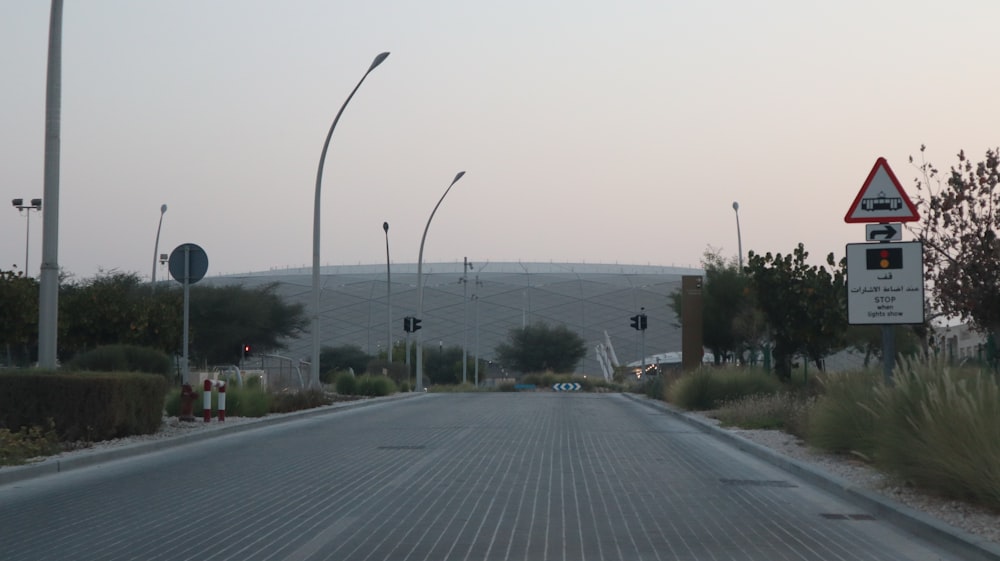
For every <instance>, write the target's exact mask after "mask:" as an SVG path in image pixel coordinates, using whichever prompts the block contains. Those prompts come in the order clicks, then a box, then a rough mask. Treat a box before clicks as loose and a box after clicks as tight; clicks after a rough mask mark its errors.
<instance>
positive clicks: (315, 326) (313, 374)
mask: <svg viewBox="0 0 1000 561" xmlns="http://www.w3.org/2000/svg"><path fill="white" fill-rule="evenodd" d="M388 56H389V53H387V52H386V53H381V54H379V55H378V56H377V57H375V60H374V61H373V62H372V64H371V66H369V67H368V70H367V71H366V72H365V73H364V75H363V76H361V79H360V80H358V84H357V85H356V86H354V89H353V90H351V95H349V96H347V99H346V100H344V104H343V105H341V106H340V110H339V111H337V116H336V117H334V119H333V124H332V125H330V131H329V132H327V133H326V141H325V142H324V143H323V151H322V152H321V153H320V156H319V166H318V168H317V170H316V196H315V200H314V201H313V243H312V246H313V247H312V354H311V358H310V365H309V374H310V376H309V378H310V385H312V386H315V385H317V384H319V375H320V372H319V344H320V337H319V229H320V204H319V203H320V189H321V188H322V186H323V162H324V161H326V151H327V149H328V148H329V147H330V138H331V137H332V136H333V129H335V128H337V121H339V120H340V115H341V114H342V113H343V112H344V108H346V107H347V104H348V103H349V102H350V101H351V98H352V97H354V93H355V92H357V91H358V88H360V87H361V83H362V82H364V81H365V78H367V77H368V74H370V73H371V71H372V70H375V67H377V66H378V65H380V64H382V61H384V60H385V59H386V57H388Z"/></svg>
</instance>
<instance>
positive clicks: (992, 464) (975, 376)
mask: <svg viewBox="0 0 1000 561" xmlns="http://www.w3.org/2000/svg"><path fill="white" fill-rule="evenodd" d="M773 378H774V376H773V375H772V374H768V373H765V372H763V371H759V370H753V369H746V370H744V369H740V368H725V369H716V368H704V369H701V370H698V371H696V372H693V373H691V374H688V375H684V376H681V377H679V378H677V379H676V380H674V381H673V382H672V383H669V384H668V385H667V386H666V388H664V389H663V392H662V395H661V396H660V398H661V399H664V400H665V401H667V402H669V403H672V404H674V405H677V406H678V407H680V408H683V409H688V410H694V411H701V412H703V413H704V414H706V415H708V416H710V417H713V418H716V419H718V420H719V421H720V422H721V423H722V424H723V426H735V427H739V428H744V429H776V430H783V431H785V432H788V433H790V434H794V435H796V436H798V437H800V438H802V439H803V440H804V441H805V442H806V444H807V445H809V446H812V447H814V448H817V449H821V450H824V451H827V452H830V453H833V454H844V455H850V456H852V457H854V458H857V459H860V460H862V461H865V462H867V463H869V464H871V465H873V466H875V467H876V468H878V469H879V470H881V471H883V472H884V473H886V474H888V475H890V476H892V477H894V478H896V479H898V480H899V481H900V483H901V484H905V485H908V486H913V487H916V488H920V489H923V490H926V491H928V492H931V493H935V494H938V495H940V496H943V497H947V498H950V499H954V500H961V501H969V502H972V503H975V504H979V505H982V506H985V507H987V508H990V509H993V510H996V511H1000V438H998V436H1000V380H998V375H997V373H996V372H994V371H993V370H991V369H988V368H980V367H956V366H950V365H948V364H947V363H946V361H944V360H943V359H941V358H930V359H924V360H906V361H903V362H902V363H901V364H900V365H898V366H897V368H896V369H895V371H894V373H893V381H894V383H893V384H892V385H891V386H890V385H886V384H885V383H884V381H883V379H882V378H883V377H882V372H881V370H875V369H865V370H857V371H852V372H844V373H822V374H820V375H818V376H814V377H813V380H814V381H813V382H812V383H809V384H806V383H805V381H804V380H803V379H801V378H800V379H796V378H794V377H793V378H791V379H790V380H789V382H788V383H784V384H779V385H776V386H775V385H773V384H771V382H769V381H767V380H769V379H773Z"/></svg>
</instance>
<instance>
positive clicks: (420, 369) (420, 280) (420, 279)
mask: <svg viewBox="0 0 1000 561" xmlns="http://www.w3.org/2000/svg"><path fill="white" fill-rule="evenodd" d="M463 175H465V172H464V171H460V172H458V174H457V175H456V176H455V179H452V180H451V185H448V188H447V189H445V190H444V194H443V195H441V198H440V199H438V202H437V204H436V205H434V210H432V211H431V215H430V217H429V218H428V219H427V225H426V226H424V235H423V236H421V238H420V253H419V254H417V319H422V318H421V316H422V315H424V275H423V267H424V242H425V241H427V230H429V229H430V227H431V220H434V213H435V212H437V209H438V207H439V206H441V202H442V201H444V198H445V197H447V196H448V192H449V191H451V188H452V187H454V186H455V183H458V180H459V179H462V176H463ZM423 342H424V337H423V335H422V334H421V333H420V331H419V330H418V331H417V357H416V359H417V391H418V392H422V391H424V344H423Z"/></svg>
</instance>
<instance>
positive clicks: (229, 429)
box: [0, 392, 426, 486]
mask: <svg viewBox="0 0 1000 561" xmlns="http://www.w3.org/2000/svg"><path fill="white" fill-rule="evenodd" d="M420 395H426V394H423V393H417V392H408V393H397V394H393V395H390V396H386V397H374V398H370V399H359V400H356V401H343V402H339V403H333V404H331V405H325V406H323V407H315V408H313V409H303V410H302V411H293V412H291V413H281V414H277V415H269V416H266V417H261V418H260V419H256V420H253V421H248V422H243V423H239V424H234V425H229V426H224V427H220V428H216V429H213V430H210V431H203V432H194V433H191V434H183V435H179V436H176V437H173V438H164V439H162V440H152V441H149V442H139V443H136V444H130V445H127V446H121V447H119V448H111V449H106V450H94V451H93V452H92V453H85V454H79V455H75V456H72V457H68V458H60V457H59V456H52V457H50V458H47V459H45V460H42V461H40V462H38V463H34V464H27V465H21V466H4V467H0V486H3V485H7V484H10V483H17V482H19V481H25V480H28V479H35V478H38V477H43V476H46V475H53V474H57V473H62V472H64V471H70V470H74V469H80V468H84V467H89V466H93V465H96V464H101V463H105V462H110V461H113V460H118V459H121V458H130V457H133V456H139V455H142V454H149V453H151V452H158V451H160V450H166V449H169V448H174V447H177V446H183V445H185V444H191V443H193V442H200V441H202V440H207V439H209V438H214V437H216V436H221V435H226V434H236V433H239V432H245V431H248V430H253V429H256V428H260V427H266V426H271V425H277V424H281V423H284V422H288V421H293V420H299V419H304V418H308V417H318V416H320V415H327V414H334V413H339V412H341V411H344V410H347V409H357V408H359V407H366V406H369V405H376V404H379V403H386V402H388V401H398V400H401V399H409V398H411V397H416V396H420ZM195 422H200V421H195ZM224 422H225V421H223V423H224Z"/></svg>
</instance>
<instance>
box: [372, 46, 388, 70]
mask: <svg viewBox="0 0 1000 561" xmlns="http://www.w3.org/2000/svg"><path fill="white" fill-rule="evenodd" d="M388 57H389V51H386V52H384V53H379V55H378V56H377V57H375V60H373V61H372V65H371V66H369V67H368V71H369V72H371V71H372V70H375V67H376V66H378V65H380V64H382V61H384V60H385V59H386V58H388Z"/></svg>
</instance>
